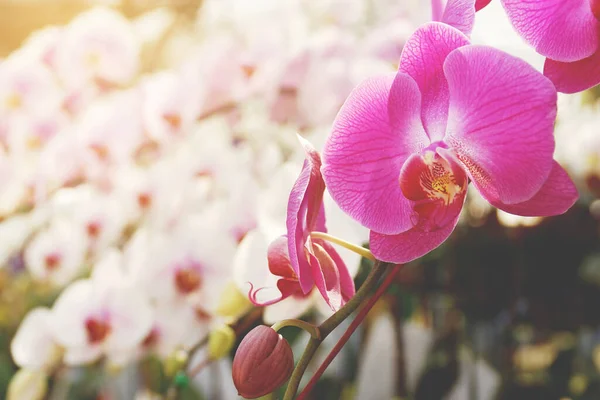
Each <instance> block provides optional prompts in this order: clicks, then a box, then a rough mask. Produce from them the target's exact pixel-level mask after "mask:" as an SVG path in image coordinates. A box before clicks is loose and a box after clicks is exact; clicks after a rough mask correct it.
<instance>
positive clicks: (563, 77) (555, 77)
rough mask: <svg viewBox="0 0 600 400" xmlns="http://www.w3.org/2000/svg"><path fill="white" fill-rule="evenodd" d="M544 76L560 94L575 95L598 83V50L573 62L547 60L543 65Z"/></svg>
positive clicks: (599, 63)
mask: <svg viewBox="0 0 600 400" xmlns="http://www.w3.org/2000/svg"><path fill="white" fill-rule="evenodd" d="M544 75H546V76H547V77H548V78H549V79H550V80H551V81H552V82H553V83H554V86H556V90H558V91H559V92H562V93H577V92H581V91H582V90H586V89H589V88H591V87H592V86H596V85H597V84H599V83H600V49H599V50H598V51H596V52H595V53H594V54H592V55H591V56H589V57H587V58H584V59H582V60H579V61H575V62H560V61H554V60H551V59H549V58H547V59H546V63H545V64H544Z"/></svg>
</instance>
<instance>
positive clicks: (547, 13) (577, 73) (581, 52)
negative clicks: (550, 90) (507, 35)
mask: <svg viewBox="0 0 600 400" xmlns="http://www.w3.org/2000/svg"><path fill="white" fill-rule="evenodd" d="M502 4H503V5H504V8H505V9H506V12H507V14H508V17H509V19H510V21H511V22H512V24H513V26H514V27H515V29H516V30H517V32H518V33H519V34H520V35H521V36H522V37H523V38H524V39H525V40H526V41H527V42H528V43H529V44H530V45H532V46H533V47H535V50H536V51H537V52H538V53H540V54H541V55H543V56H545V57H547V58H546V63H545V65H544V75H546V76H547V77H548V78H550V79H551V80H552V82H554V85H555V86H556V89H557V90H558V91H559V92H564V93H575V92H580V91H582V90H585V89H588V88H590V87H592V86H595V85H597V84H598V83H600V0H536V1H531V0H502Z"/></svg>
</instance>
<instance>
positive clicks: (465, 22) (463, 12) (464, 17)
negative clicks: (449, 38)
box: [442, 0, 475, 36]
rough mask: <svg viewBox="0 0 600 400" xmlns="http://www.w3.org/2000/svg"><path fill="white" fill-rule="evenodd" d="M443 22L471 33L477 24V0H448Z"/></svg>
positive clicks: (463, 31) (468, 33) (467, 33)
mask: <svg viewBox="0 0 600 400" xmlns="http://www.w3.org/2000/svg"><path fill="white" fill-rule="evenodd" d="M442 22H443V23H445V24H448V25H450V26H453V27H455V28H456V29H458V30H459V31H461V32H462V33H464V34H465V35H467V36H468V35H470V34H471V31H472V30H473V25H474V24H475V0H448V3H446V9H445V10H444V15H443V16H442Z"/></svg>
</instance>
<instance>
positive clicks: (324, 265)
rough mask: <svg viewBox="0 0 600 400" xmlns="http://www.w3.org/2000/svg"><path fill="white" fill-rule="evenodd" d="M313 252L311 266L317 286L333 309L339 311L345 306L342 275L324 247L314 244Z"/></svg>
mask: <svg viewBox="0 0 600 400" xmlns="http://www.w3.org/2000/svg"><path fill="white" fill-rule="evenodd" d="M313 252H314V255H312V254H311V265H312V267H313V276H314V278H315V286H316V287H317V289H318V290H319V292H320V293H321V296H323V299H325V301H326V302H327V304H329V306H330V307H331V309H332V310H333V311H337V310H339V309H340V308H341V307H342V306H343V305H344V304H345V300H344V299H343V298H342V288H341V285H340V273H339V271H338V269H337V266H336V265H335V262H334V261H333V259H332V258H331V256H330V255H329V254H328V253H327V251H325V249H324V248H323V247H321V246H320V245H319V244H317V243H313Z"/></svg>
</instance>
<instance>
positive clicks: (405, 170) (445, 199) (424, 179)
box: [400, 150, 468, 230]
mask: <svg viewBox="0 0 600 400" xmlns="http://www.w3.org/2000/svg"><path fill="white" fill-rule="evenodd" d="M467 183H468V182H467V176H466V174H465V172H464V170H463V169H462V168H461V166H460V165H458V164H457V163H456V162H454V161H452V160H447V159H445V158H444V157H442V156H441V155H440V154H438V153H437V152H435V151H432V150H427V151H425V153H423V154H415V155H412V156H411V157H410V158H409V159H408V160H406V162H405V163H404V166H403V167H402V171H401V172H400V189H401V190H402V194H404V196H405V197H406V198H407V199H408V200H412V201H413V202H415V203H414V205H413V210H414V211H415V213H416V218H415V221H413V222H414V223H415V225H421V226H422V227H423V228H425V229H426V230H436V229H439V228H442V227H444V226H445V225H446V224H447V223H449V222H450V221H452V219H453V218H454V217H456V215H458V212H460V209H461V208H462V200H464V196H465V193H466V190H467ZM449 211H451V212H449Z"/></svg>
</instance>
